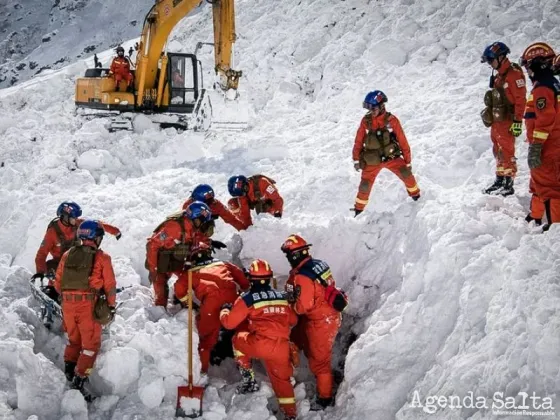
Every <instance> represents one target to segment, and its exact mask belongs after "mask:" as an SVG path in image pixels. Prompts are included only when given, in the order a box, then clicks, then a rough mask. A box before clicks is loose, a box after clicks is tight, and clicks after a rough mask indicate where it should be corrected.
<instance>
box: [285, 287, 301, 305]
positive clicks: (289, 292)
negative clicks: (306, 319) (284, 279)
mask: <svg viewBox="0 0 560 420" xmlns="http://www.w3.org/2000/svg"><path fill="white" fill-rule="evenodd" d="M299 295H301V286H296V287H295V288H294V286H293V285H291V284H287V285H286V300H287V301H288V302H290V303H295V302H296V301H297V300H298V297H299Z"/></svg>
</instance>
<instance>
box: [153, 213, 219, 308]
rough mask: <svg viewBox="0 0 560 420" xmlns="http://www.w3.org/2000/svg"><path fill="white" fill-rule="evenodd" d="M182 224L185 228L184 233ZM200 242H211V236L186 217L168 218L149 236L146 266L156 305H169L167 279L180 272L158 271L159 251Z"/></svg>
mask: <svg viewBox="0 0 560 420" xmlns="http://www.w3.org/2000/svg"><path fill="white" fill-rule="evenodd" d="M181 226H182V227H183V229H184V234H183V229H182V228H181ZM198 242H209V238H208V237H207V236H205V235H204V234H202V233H201V232H200V231H198V230H197V229H196V228H195V227H194V225H193V224H192V222H191V221H190V220H189V219H187V218H186V217H180V218H179V219H169V220H166V221H165V222H163V224H162V225H161V227H160V228H159V229H158V230H156V231H155V232H154V233H153V234H152V236H151V237H150V238H148V244H147V247H146V250H147V253H146V265H147V267H146V268H147V269H148V271H149V272H150V282H151V283H152V284H153V286H154V295H155V302H154V303H155V305H156V306H167V294H168V291H169V287H168V285H167V281H168V280H169V278H170V277H171V275H173V274H177V275H179V273H180V271H177V272H164V273H160V272H158V270H157V265H158V252H159V251H160V250H163V249H167V250H171V249H172V248H174V247H175V246H176V245H178V244H184V245H188V244H193V243H198Z"/></svg>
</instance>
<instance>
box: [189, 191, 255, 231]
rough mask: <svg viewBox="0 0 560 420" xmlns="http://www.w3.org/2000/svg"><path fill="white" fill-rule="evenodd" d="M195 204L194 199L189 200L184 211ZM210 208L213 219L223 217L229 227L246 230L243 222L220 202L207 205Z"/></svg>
mask: <svg viewBox="0 0 560 420" xmlns="http://www.w3.org/2000/svg"><path fill="white" fill-rule="evenodd" d="M191 203H194V200H193V199H192V198H189V199H188V200H187V201H185V203H184V204H183V210H185V209H186V208H187V207H188V206H189V204H191ZM206 205H207V206H208V207H210V211H211V212H212V217H213V218H218V217H221V218H222V220H223V221H224V222H226V223H227V224H228V225H231V226H233V227H234V228H235V229H237V230H238V231H239V230H243V229H246V226H245V224H244V223H243V222H241V220H239V219H238V218H237V217H235V215H234V214H233V213H232V212H231V211H229V210H228V209H227V207H226V206H224V205H223V204H222V202H221V201H220V200H216V199H213V200H212V201H211V202H210V203H206Z"/></svg>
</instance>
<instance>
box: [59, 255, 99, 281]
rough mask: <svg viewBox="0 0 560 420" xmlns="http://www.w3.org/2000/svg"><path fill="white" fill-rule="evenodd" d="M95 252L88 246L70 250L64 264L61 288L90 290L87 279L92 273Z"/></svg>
mask: <svg viewBox="0 0 560 420" xmlns="http://www.w3.org/2000/svg"><path fill="white" fill-rule="evenodd" d="M96 255H97V250H96V249H95V248H92V247H90V246H85V245H78V246H74V247H72V248H70V251H68V257H67V258H66V262H65V263H64V271H63V273H62V279H61V288H62V290H63V291H66V290H90V289H91V288H90V286H89V277H90V276H91V273H92V271H93V265H94V263H95V256H96Z"/></svg>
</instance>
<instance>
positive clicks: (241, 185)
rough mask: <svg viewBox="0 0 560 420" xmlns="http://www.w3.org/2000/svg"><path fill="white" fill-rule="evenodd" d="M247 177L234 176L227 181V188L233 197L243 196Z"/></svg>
mask: <svg viewBox="0 0 560 420" xmlns="http://www.w3.org/2000/svg"><path fill="white" fill-rule="evenodd" d="M247 183H248V181H247V177H246V176H243V175H235V176H232V177H231V178H230V179H229V180H228V183H227V188H228V191H229V193H230V195H231V196H232V197H241V196H242V195H244V194H245V186H246V185H247Z"/></svg>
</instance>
